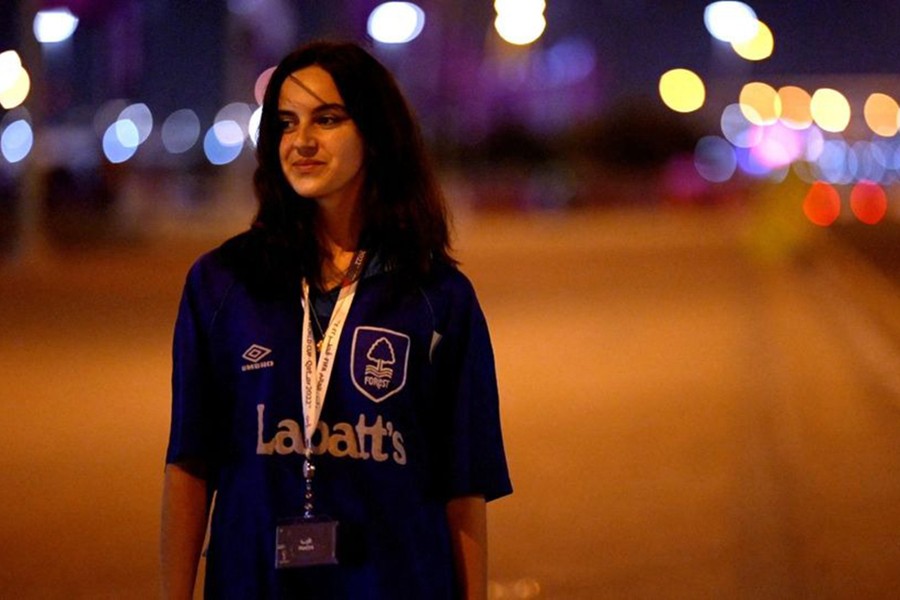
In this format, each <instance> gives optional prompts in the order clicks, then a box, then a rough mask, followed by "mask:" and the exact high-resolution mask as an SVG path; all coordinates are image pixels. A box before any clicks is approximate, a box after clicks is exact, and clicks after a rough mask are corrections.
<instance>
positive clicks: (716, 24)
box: [703, 1, 759, 43]
mask: <svg viewBox="0 0 900 600" xmlns="http://www.w3.org/2000/svg"><path fill="white" fill-rule="evenodd" d="M703 23H704V24H705V25H706V30H707V31H709V33H710V35H712V36H713V37H714V38H716V39H717V40H721V41H723V42H732V43H733V42H746V41H748V40H751V39H753V37H754V36H755V35H756V32H757V30H758V29H759V21H758V20H757V19H756V13H755V12H753V9H752V8H750V7H749V6H747V5H746V4H744V3H743V2H729V1H724V2H713V3H712V4H709V5H708V6H707V7H706V9H705V10H704V11H703Z"/></svg>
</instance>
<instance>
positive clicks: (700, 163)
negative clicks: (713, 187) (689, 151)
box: [694, 135, 737, 183]
mask: <svg viewBox="0 0 900 600" xmlns="http://www.w3.org/2000/svg"><path fill="white" fill-rule="evenodd" d="M694 167H695V168H696V169H697V172H698V173H699V174H700V176H701V177H703V179H705V180H707V181H711V182H713V183H722V182H724V181H728V180H729V179H731V176H732V175H734V172H735V170H736V169H737V158H736V157H735V154H734V148H733V147H732V146H731V144H729V143H728V141H727V140H725V139H724V138H721V137H719V136H712V135H711V136H706V137H702V138H700V140H698V141H697V146H696V148H694Z"/></svg>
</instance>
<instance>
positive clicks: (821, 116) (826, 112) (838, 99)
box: [809, 88, 850, 133]
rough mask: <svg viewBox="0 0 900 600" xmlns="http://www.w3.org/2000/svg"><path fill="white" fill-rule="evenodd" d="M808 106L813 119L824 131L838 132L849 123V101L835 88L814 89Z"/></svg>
mask: <svg viewBox="0 0 900 600" xmlns="http://www.w3.org/2000/svg"><path fill="white" fill-rule="evenodd" d="M809 108H810V113H811V114H812V118H813V121H814V122H815V123H816V125H818V126H819V127H820V128H821V129H822V130H824V131H829V132H832V133H840V132H842V131H844V130H845V129H847V125H849V124H850V103H849V102H848V101H847V98H845V97H844V95H843V94H842V93H840V92H839V91H837V90H833V89H831V88H820V89H818V90H816V91H815V93H813V95H812V100H810V104H809Z"/></svg>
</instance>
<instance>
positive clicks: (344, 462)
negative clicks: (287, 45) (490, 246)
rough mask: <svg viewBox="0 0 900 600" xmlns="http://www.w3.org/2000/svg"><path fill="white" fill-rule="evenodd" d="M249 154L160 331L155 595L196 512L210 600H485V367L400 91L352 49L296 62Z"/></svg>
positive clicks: (476, 316)
mask: <svg viewBox="0 0 900 600" xmlns="http://www.w3.org/2000/svg"><path fill="white" fill-rule="evenodd" d="M257 159H258V168H257V171H256V174H255V177H254V183H255V188H256V193H257V197H258V200H259V211H258V214H257V216H256V218H255V220H254V223H253V226H252V227H251V229H250V230H249V231H247V232H245V233H243V234H241V235H239V236H237V237H235V238H233V239H231V240H229V241H227V242H226V243H225V244H223V245H222V246H221V247H220V248H218V249H216V250H214V251H212V252H210V253H209V254H207V255H205V256H203V257H201V258H200V259H199V260H198V261H197V263H195V265H194V266H193V267H192V269H191V271H190V273H189V275H188V278H187V282H186V284H185V290H184V294H183V297H182V302H181V306H180V309H179V315H178V320H177V323H176V328H175V342H174V353H173V355H174V369H173V411H172V424H171V432H170V440H169V448H168V452H167V457H166V462H167V466H166V474H165V491H164V497H163V519H162V568H163V573H162V575H163V588H164V595H165V596H166V597H169V598H189V597H190V595H191V591H192V588H193V585H194V578H195V575H196V570H197V561H198V559H199V555H200V551H201V546H202V544H203V538H204V533H205V530H206V523H207V515H208V511H209V507H210V505H211V504H214V509H213V511H212V517H211V520H210V539H209V546H208V553H207V567H206V577H205V579H206V583H205V591H206V597H208V598H242V599H245V598H329V599H332V598H391V599H396V598H417V599H421V598H429V599H433V598H457V597H466V598H483V597H485V596H486V587H487V583H486V522H485V520H486V518H485V502H486V501H489V500H492V499H494V498H497V497H500V496H503V495H506V494H508V493H510V492H511V486H510V483H509V477H508V473H507V467H506V459H505V456H504V452H503V445H502V439H501V434H500V423H499V415H498V400H497V386H496V376H495V372H494V363H493V355H492V351H491V345H490V340H489V337H488V331H487V327H486V325H485V322H484V317H483V315H482V312H481V309H480V307H479V305H478V302H477V299H476V297H475V294H474V292H473V290H472V287H471V284H470V283H469V282H468V280H467V279H466V278H465V277H464V276H463V275H462V274H461V273H460V272H459V271H458V270H457V269H456V265H455V261H454V260H453V258H452V257H451V255H450V252H449V241H448V227H447V222H446V214H445V208H444V203H443V199H442V197H441V195H440V192H439V190H438V188H437V186H436V183H435V180H434V176H433V173H432V171H431V169H430V167H429V166H428V163H427V160H426V157H425V153H424V150H423V144H422V141H421V136H420V134H419V131H418V126H417V125H416V123H415V121H414V119H413V117H412V115H411V112H410V110H409V108H408V106H407V104H406V102H405V100H404V98H403V96H402V95H401V93H400V91H399V89H398V88H397V85H396V83H395V82H394V80H393V78H392V76H391V75H390V74H389V73H388V72H387V71H386V70H385V69H384V67H383V66H382V65H381V64H380V63H378V62H377V61H376V60H375V59H374V58H372V57H371V56H370V55H369V54H368V53H366V52H365V51H364V50H362V49H361V48H360V47H358V46H356V45H354V44H332V43H315V44H310V45H307V46H304V47H302V48H300V49H299V50H297V51H295V52H294V53H292V54H290V55H289V56H287V57H286V58H285V59H284V60H283V61H282V62H281V63H280V64H279V66H278V67H277V68H276V70H275V71H274V73H273V75H272V78H271V80H270V82H269V85H268V87H267V90H266V94H265V98H264V102H263V114H262V120H261V124H260V133H259V140H258V146H257ZM307 308H308V309H309V310H307ZM213 493H215V502H214V503H213V502H212V497H213ZM335 546H336V547H335Z"/></svg>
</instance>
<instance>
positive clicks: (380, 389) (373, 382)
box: [350, 327, 409, 402]
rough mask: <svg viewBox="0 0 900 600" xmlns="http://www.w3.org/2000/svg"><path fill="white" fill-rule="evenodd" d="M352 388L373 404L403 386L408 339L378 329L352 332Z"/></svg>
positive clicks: (359, 329) (369, 328)
mask: <svg viewBox="0 0 900 600" xmlns="http://www.w3.org/2000/svg"><path fill="white" fill-rule="evenodd" d="M352 355H353V358H352V362H351V365H350V371H351V375H352V377H353V385H355V386H356V389H358V390H359V391H360V392H362V394H363V395H364V396H366V397H367V398H368V399H369V400H371V401H373V402H381V401H382V400H384V399H385V398H388V397H390V396H393V395H394V394H396V393H397V392H399V391H400V390H402V389H403V386H405V385H406V366H407V364H408V362H409V336H408V335H405V334H402V333H398V332H396V331H391V330H390V329H382V328H380V327H357V328H356V331H354V332H353V348H352Z"/></svg>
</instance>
